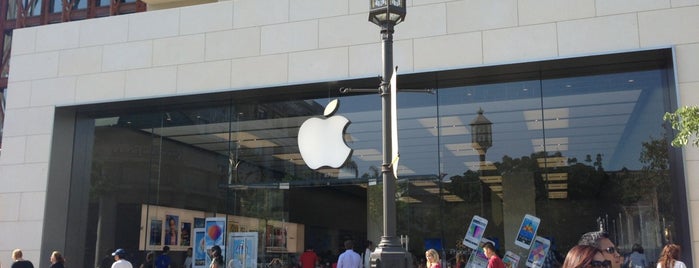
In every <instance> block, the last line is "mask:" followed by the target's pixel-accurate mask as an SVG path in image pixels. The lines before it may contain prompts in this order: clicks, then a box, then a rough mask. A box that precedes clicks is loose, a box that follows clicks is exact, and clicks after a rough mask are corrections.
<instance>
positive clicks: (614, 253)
mask: <svg viewBox="0 0 699 268" xmlns="http://www.w3.org/2000/svg"><path fill="white" fill-rule="evenodd" d="M482 250H483V253H484V254H485V256H486V257H487V259H488V264H487V268H505V264H504V263H503V261H502V259H501V258H500V256H499V255H498V252H497V248H496V247H495V245H494V244H493V243H491V242H487V243H484V244H483V245H482ZM373 251H374V247H373V243H372V242H371V241H367V242H366V243H365V248H364V251H363V252H361V254H360V253H358V252H356V251H355V250H354V241H352V240H347V241H345V242H344V252H342V253H341V254H339V256H337V258H335V259H334V260H333V261H332V262H329V261H328V262H326V263H324V262H323V261H324V260H323V259H322V258H321V257H320V256H318V255H317V254H316V253H315V251H314V250H313V248H312V247H308V248H307V249H306V250H305V251H304V252H303V253H302V254H301V256H300V258H299V260H298V262H293V263H290V264H289V266H288V267H294V268H317V267H332V268H369V267H371V265H370V259H371V254H372V252H373ZM680 251H681V250H680V246H679V245H677V244H667V245H665V246H664V247H663V249H662V252H661V253H660V257H659V258H658V260H657V262H656V264H655V267H652V264H650V262H649V261H648V260H647V258H646V256H645V254H644V250H643V247H642V246H641V245H640V244H634V245H633V247H632V251H631V253H629V254H628V255H625V256H624V255H622V253H621V252H620V250H619V249H618V248H617V247H616V246H615V244H614V242H612V240H611V239H610V237H609V235H608V234H607V233H606V232H603V231H596V232H588V233H585V234H583V235H582V237H581V238H580V240H579V241H578V244H577V245H576V246H574V247H573V248H571V249H570V250H569V251H568V253H567V254H566V256H565V259H564V260H563V262H562V263H559V262H554V263H553V264H552V263H546V264H544V267H543V268H687V266H686V265H685V263H684V262H682V261H681V258H680V257H681V256H680ZM169 253H170V248H169V247H168V246H165V247H163V250H162V252H161V254H159V255H158V257H157V258H154V253H153V252H148V253H147V255H146V258H145V261H144V262H143V263H142V264H141V265H140V266H139V268H148V267H156V268H176V267H184V268H192V249H191V248H189V249H188V250H187V252H186V257H185V260H184V263H183V264H181V265H179V264H178V265H174V264H173V263H172V261H171V258H170V256H169ZM549 254H550V253H549ZM127 256H128V254H127V252H126V250H124V249H121V248H120V249H117V250H115V251H114V252H112V253H111V254H108V256H105V259H103V260H102V262H101V264H100V268H133V267H134V266H133V264H132V263H131V262H130V261H129V260H128V259H127V258H128V257H127ZM211 257H212V260H213V261H212V262H211V264H210V265H209V266H208V268H223V267H225V265H224V262H223V256H222V252H221V248H220V247H218V246H214V247H212V249H211ZM12 260H13V263H12V264H11V266H10V267H9V268H34V265H33V263H32V262H31V261H29V260H26V259H24V256H23V254H22V250H21V249H15V250H14V251H12ZM65 262H66V261H65V258H64V257H63V254H62V253H61V252H59V251H53V252H52V253H51V256H50V266H49V268H65V267H66V265H65ZM418 262H419V263H418V267H425V268H443V265H444V263H443V261H442V260H441V259H440V254H439V252H437V251H436V250H435V249H428V250H427V251H426V252H425V259H423V260H421V261H418ZM466 263H467V258H466V257H465V255H463V254H457V256H456V260H455V263H454V265H453V266H452V265H451V264H450V265H448V266H449V267H454V268H464V267H466ZM5 268H8V267H5ZM444 268H448V267H444Z"/></svg>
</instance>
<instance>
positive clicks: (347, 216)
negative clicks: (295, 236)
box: [288, 185, 367, 265]
mask: <svg viewBox="0 0 699 268" xmlns="http://www.w3.org/2000/svg"><path fill="white" fill-rule="evenodd" d="M288 205H289V219H290V221H291V222H296V223H300V224H303V225H304V237H303V249H304V250H305V249H308V248H312V249H313V250H314V251H315V252H316V254H317V255H318V256H319V257H320V258H321V264H324V265H327V264H330V265H332V263H333V262H335V261H337V256H338V255H339V254H340V253H342V252H344V247H343V243H344V241H345V240H348V239H351V240H354V241H355V246H356V248H355V250H356V251H357V252H362V247H363V244H364V241H365V240H366V237H367V212H366V211H367V191H366V187H365V186H364V187H363V186H362V185H341V186H333V185H329V186H317V187H301V188H292V189H290V190H289V193H288Z"/></svg>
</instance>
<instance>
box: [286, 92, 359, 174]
mask: <svg viewBox="0 0 699 268" xmlns="http://www.w3.org/2000/svg"><path fill="white" fill-rule="evenodd" d="M339 105H340V104H339V100H337V99H334V100H332V101H331V102H330V103H328V106H326V107H325V112H324V113H323V116H324V118H318V117H313V118H309V119H308V120H306V121H305V122H303V124H301V127H300V128H299V136H298V144H299V151H300V152H301V157H303V161H304V162H306V165H307V166H308V167H309V168H311V169H318V168H320V167H323V166H328V167H331V168H339V167H340V166H342V164H343V163H345V161H347V159H348V158H349V157H350V155H351V154H352V149H351V148H349V147H347V144H346V143H345V139H344V133H345V130H346V129H347V126H348V125H349V124H350V121H349V120H348V119H347V118H345V117H344V116H341V115H336V116H333V114H334V113H335V111H337V108H338V107H339Z"/></svg>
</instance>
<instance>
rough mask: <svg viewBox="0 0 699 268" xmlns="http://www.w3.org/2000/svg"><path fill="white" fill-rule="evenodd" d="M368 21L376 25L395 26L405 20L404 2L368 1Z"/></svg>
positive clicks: (390, 0)
mask: <svg viewBox="0 0 699 268" xmlns="http://www.w3.org/2000/svg"><path fill="white" fill-rule="evenodd" d="M369 3H370V10H369V21H371V22H373V23H374V24H376V25H379V26H382V27H383V26H384V25H386V24H390V25H396V24H398V23H401V22H402V21H403V20H405V0H369Z"/></svg>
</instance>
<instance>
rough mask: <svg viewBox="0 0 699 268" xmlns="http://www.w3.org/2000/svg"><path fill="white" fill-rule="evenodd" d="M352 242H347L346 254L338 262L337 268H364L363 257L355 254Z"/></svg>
mask: <svg viewBox="0 0 699 268" xmlns="http://www.w3.org/2000/svg"><path fill="white" fill-rule="evenodd" d="M353 248H354V243H353V242H352V240H347V241H345V252H344V253H342V254H340V258H338V260H337V268H362V257H360V256H359V254H357V252H354V250H353Z"/></svg>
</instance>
